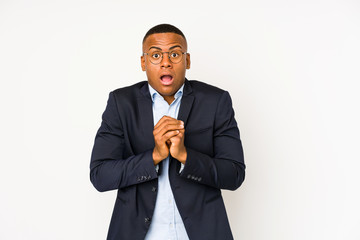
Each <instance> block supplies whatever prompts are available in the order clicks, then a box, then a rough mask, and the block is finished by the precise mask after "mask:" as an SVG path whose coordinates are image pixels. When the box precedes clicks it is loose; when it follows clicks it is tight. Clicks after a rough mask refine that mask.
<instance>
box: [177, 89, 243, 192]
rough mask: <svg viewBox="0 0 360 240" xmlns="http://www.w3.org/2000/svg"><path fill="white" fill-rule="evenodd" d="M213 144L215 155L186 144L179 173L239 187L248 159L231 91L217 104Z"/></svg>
mask: <svg viewBox="0 0 360 240" xmlns="http://www.w3.org/2000/svg"><path fill="white" fill-rule="evenodd" d="M213 148H214V156H209V155H207V154H204V153H201V152H198V151H196V150H193V149H191V146H186V149H187V159H186V163H185V167H184V169H183V171H182V172H181V174H180V176H181V177H184V178H188V179H189V180H192V181H195V182H198V183H201V184H205V185H208V186H211V187H215V188H218V189H229V190H235V189H237V188H238V187H240V185H241V184H242V182H243V181H244V179H245V163H244V154H243V149H242V144H241V140H240V134H239V129H238V127H237V123H236V121H235V118H234V110H233V108H232V103H231V98H230V95H229V93H228V92H224V93H223V94H222V96H221V98H220V100H219V102H218V105H217V109H216V114H215V119H214V134H213Z"/></svg>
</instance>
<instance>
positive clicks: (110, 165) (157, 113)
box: [90, 24, 245, 240]
mask: <svg viewBox="0 0 360 240" xmlns="http://www.w3.org/2000/svg"><path fill="white" fill-rule="evenodd" d="M141 67H142V70H143V71H146V75H147V78H148V81H147V82H146V81H144V82H139V83H137V84H135V85H132V86H129V87H125V88H120V89H117V90H115V91H113V92H111V93H110V96H109V100H108V103H107V107H106V109H105V112H104V113H103V116H102V123H101V126H100V128H99V130H98V132H97V135H96V138H95V143H94V148H93V152H92V157H91V164H90V178H91V181H92V183H93V184H94V186H95V188H96V189H97V190H99V191H101V192H102V191H109V190H115V189H116V190H117V199H116V203H115V207H114V211H113V215H112V219H111V223H110V228H109V232H108V238H107V239H108V240H115V239H116V240H120V239H121V240H127V239H129V240H137V239H139V240H140V239H141V240H142V239H146V240H165V239H178V240H183V239H194V240H202V239H204V240H220V239H221V240H227V239H233V237H232V234H231V230H230V226H229V223H228V219H227V215H226V211H225V206H224V203H223V199H222V196H221V191H220V189H230V190H235V189H237V188H238V187H239V186H240V185H241V183H242V182H243V180H244V177H245V164H244V159H243V150H242V145H241V141H240V137H239V130H238V128H237V124H236V121H235V119H234V111H233V109H232V104H231V99H230V96H229V94H228V92H226V91H223V90H221V89H219V88H216V87H213V86H210V85H207V84H205V83H201V82H198V81H188V80H187V79H186V78H185V72H186V69H189V68H190V54H189V53H187V42H186V38H185V36H184V34H183V33H182V32H181V31H180V30H179V29H178V28H176V27H174V26H172V25H169V24H161V25H157V26H155V27H153V28H152V29H150V30H149V31H148V32H147V34H146V35H145V37H144V39H143V55H142V56H141Z"/></svg>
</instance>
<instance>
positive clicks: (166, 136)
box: [162, 130, 180, 142]
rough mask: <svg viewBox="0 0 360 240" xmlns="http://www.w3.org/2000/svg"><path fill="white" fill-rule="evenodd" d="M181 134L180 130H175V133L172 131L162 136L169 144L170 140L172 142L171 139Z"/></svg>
mask: <svg viewBox="0 0 360 240" xmlns="http://www.w3.org/2000/svg"><path fill="white" fill-rule="evenodd" d="M179 133H180V131H179V130H175V131H170V132H167V133H166V134H164V135H163V136H162V139H163V141H164V142H167V141H168V140H170V141H171V138H172V137H174V136H176V135H178V134H179Z"/></svg>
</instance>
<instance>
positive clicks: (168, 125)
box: [153, 119, 184, 135]
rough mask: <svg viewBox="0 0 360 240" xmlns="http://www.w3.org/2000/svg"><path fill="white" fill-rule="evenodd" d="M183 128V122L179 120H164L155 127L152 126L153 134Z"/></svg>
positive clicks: (161, 133) (162, 133)
mask: <svg viewBox="0 0 360 240" xmlns="http://www.w3.org/2000/svg"><path fill="white" fill-rule="evenodd" d="M181 129H184V123H183V122H182V121H179V120H176V119H175V120H166V121H164V122H163V123H162V124H160V125H159V126H158V127H157V128H154V132H153V133H154V135H157V134H160V135H164V134H165V133H166V132H168V131H172V130H181Z"/></svg>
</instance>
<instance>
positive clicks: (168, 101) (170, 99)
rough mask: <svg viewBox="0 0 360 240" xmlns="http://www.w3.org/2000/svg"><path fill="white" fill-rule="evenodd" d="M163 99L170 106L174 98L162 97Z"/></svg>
mask: <svg viewBox="0 0 360 240" xmlns="http://www.w3.org/2000/svg"><path fill="white" fill-rule="evenodd" d="M163 98H164V99H165V101H166V102H167V103H168V104H169V105H170V104H171V103H172V102H173V101H174V99H175V97H174V96H163Z"/></svg>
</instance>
